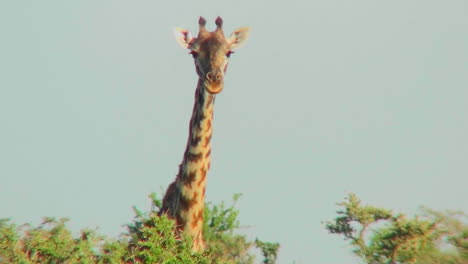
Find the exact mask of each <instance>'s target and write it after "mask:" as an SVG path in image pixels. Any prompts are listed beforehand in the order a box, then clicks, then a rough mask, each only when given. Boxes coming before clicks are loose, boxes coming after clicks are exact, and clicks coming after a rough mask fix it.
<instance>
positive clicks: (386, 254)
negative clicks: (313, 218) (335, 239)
mask: <svg viewBox="0 0 468 264" xmlns="http://www.w3.org/2000/svg"><path fill="white" fill-rule="evenodd" d="M338 205H339V206H340V207H342V209H340V210H338V211H337V214H338V216H337V217H336V218H335V219H334V220H333V221H328V222H326V229H327V230H328V231H329V232H330V233H332V234H339V235H342V236H344V239H345V240H347V241H350V244H351V247H352V249H353V253H354V254H356V255H357V256H358V257H360V258H361V259H362V260H364V261H365V262H366V263H369V264H370V263H372V264H374V263H375V264H380V263H382V264H396V263H417V264H423V263H424V264H430V263H434V264H435V263H454V264H455V263H468V256H467V248H468V247H467V244H468V243H467V234H468V225H467V224H466V216H465V215H464V214H462V213H460V212H457V213H454V212H445V213H442V212H437V211H434V210H430V209H428V208H422V210H421V211H422V213H421V214H420V215H418V216H416V217H414V218H407V217H406V216H405V215H403V214H394V213H392V212H391V211H390V210H387V209H383V208H377V207H373V206H368V205H362V204H361V201H360V200H359V198H358V197H357V196H356V195H355V194H353V193H350V194H349V195H348V196H347V197H346V198H345V201H344V202H341V203H338ZM447 248H449V249H447Z"/></svg>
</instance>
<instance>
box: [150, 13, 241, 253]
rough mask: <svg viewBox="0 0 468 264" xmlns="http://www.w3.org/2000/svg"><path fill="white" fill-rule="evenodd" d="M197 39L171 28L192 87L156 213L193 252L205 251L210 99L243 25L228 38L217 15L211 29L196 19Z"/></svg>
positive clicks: (219, 87) (221, 85)
mask: <svg viewBox="0 0 468 264" xmlns="http://www.w3.org/2000/svg"><path fill="white" fill-rule="evenodd" d="M198 24H199V31H198V35H197V37H192V35H191V34H190V32H189V31H188V30H186V29H182V28H176V29H175V30H174V33H175V37H176V40H177V42H178V43H179V44H180V45H181V46H182V47H183V48H185V49H189V50H190V54H191V55H192V56H193V59H194V61H195V69H196V72H197V74H198V85H197V88H196V90H195V103H194V106H193V112H192V118H191V119H190V126H189V138H188V140H187V147H186V149H185V152H184V156H183V159H182V163H181V164H180V165H179V172H178V174H177V177H176V179H175V180H174V182H172V183H171V184H170V185H169V187H168V188H167V191H166V194H165V195H164V198H163V204H162V207H161V210H160V212H159V213H160V214H167V215H168V216H169V217H170V218H173V219H175V221H176V233H177V234H178V235H180V233H181V232H186V233H187V234H188V235H189V236H190V237H191V238H192V240H193V247H192V250H193V251H202V250H204V249H205V242H204V240H203V213H204V205H205V190H206V178H207V173H208V171H209V169H210V155H211V136H212V131H213V128H212V122H213V107H214V97H215V95H216V94H218V93H220V92H221V91H222V90H223V88H224V74H225V73H226V70H227V65H228V59H229V57H230V55H231V54H232V53H233V50H234V49H237V48H239V47H240V45H241V44H242V43H243V42H244V41H245V40H246V39H247V37H248V33H249V28H246V27H244V28H239V29H237V30H235V31H234V32H233V33H232V34H231V36H230V37H229V38H226V37H225V36H224V32H223V29H222V26H223V20H222V19H221V17H217V18H216V20H215V24H216V29H215V30H214V31H212V32H210V31H208V30H207V29H206V27H205V25H206V20H205V19H204V18H203V17H200V19H199V21H198Z"/></svg>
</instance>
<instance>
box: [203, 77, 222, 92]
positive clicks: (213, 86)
mask: <svg viewBox="0 0 468 264" xmlns="http://www.w3.org/2000/svg"><path fill="white" fill-rule="evenodd" d="M204 83H205V88H206V91H207V92H209V93H210V94H218V93H220V92H221V91H222V90H223V87H224V84H223V82H222V81H220V82H209V81H206V80H205V82H204Z"/></svg>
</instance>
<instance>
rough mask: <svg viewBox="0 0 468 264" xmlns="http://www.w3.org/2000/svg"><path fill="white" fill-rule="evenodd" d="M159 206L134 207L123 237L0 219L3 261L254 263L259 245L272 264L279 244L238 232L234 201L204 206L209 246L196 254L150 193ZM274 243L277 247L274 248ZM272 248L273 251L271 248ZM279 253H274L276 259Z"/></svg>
mask: <svg viewBox="0 0 468 264" xmlns="http://www.w3.org/2000/svg"><path fill="white" fill-rule="evenodd" d="M150 197H151V199H152V204H153V208H154V210H152V211H150V212H148V213H143V212H141V211H139V210H138V209H136V208H134V211H135V218H134V220H133V222H132V223H131V224H128V225H127V229H128V231H127V232H125V233H123V234H121V235H120V236H119V238H118V239H111V238H106V237H104V236H100V235H97V234H96V232H95V231H94V230H89V229H86V230H83V231H81V234H80V236H79V237H76V238H74V237H73V236H72V233H71V231H70V230H69V229H67V228H66V226H65V223H66V222H67V221H68V219H58V220H57V219H55V218H45V219H44V221H43V222H42V224H40V225H39V226H38V227H33V226H30V225H28V224H26V225H22V226H16V225H15V224H14V223H11V221H9V220H8V219H1V220H0V264H6V263H20V264H32V263H50V264H55V263H57V264H58V263H67V264H74V263H83V264H88V263H89V264H92V263H93V264H94V263H102V264H104V263H106V264H107V263H109V264H111V263H165V264H171V263H188V264H190V263H202V264H203V263H239V264H241V263H242V264H244V263H245V264H249V263H253V261H254V255H253V254H252V253H251V251H252V250H251V249H252V248H253V247H254V246H257V247H259V248H260V249H261V251H262V253H263V255H264V258H265V259H264V263H267V264H272V263H274V261H275V259H276V254H277V251H278V249H279V245H278V244H275V243H268V242H262V241H260V240H258V239H256V240H255V241H249V240H248V239H247V238H246V237H245V236H244V235H239V234H235V233H234V231H235V230H236V229H238V228H239V227H240V225H239V221H238V219H237V217H238V215H239V211H238V210H237V209H236V208H235V202H236V201H237V200H238V199H239V197H240V195H234V203H233V204H232V205H231V206H226V205H225V204H224V203H221V204H220V205H212V204H210V203H209V204H207V206H206V207H205V208H206V209H205V223H204V230H203V231H204V237H205V240H206V243H207V245H208V250H206V251H205V252H203V253H193V252H192V251H191V250H190V249H191V245H192V241H191V239H190V238H189V237H187V236H185V237H183V238H182V239H178V238H176V237H175V235H174V232H173V230H174V221H173V220H171V219H168V218H167V217H166V216H161V217H159V216H158V214H157V213H158V209H159V208H160V206H161V201H160V200H159V199H157V198H156V196H155V195H154V194H152V195H151V196H150ZM272 245H275V246H274V247H272ZM266 249H268V250H266ZM272 256H274V257H272Z"/></svg>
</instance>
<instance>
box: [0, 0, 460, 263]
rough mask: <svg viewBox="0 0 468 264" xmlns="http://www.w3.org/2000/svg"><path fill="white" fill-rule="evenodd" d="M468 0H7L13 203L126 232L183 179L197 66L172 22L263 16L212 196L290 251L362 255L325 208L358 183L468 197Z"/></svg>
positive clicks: (226, 98)
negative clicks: (233, 205)
mask: <svg viewBox="0 0 468 264" xmlns="http://www.w3.org/2000/svg"><path fill="white" fill-rule="evenodd" d="M467 10H468V2H467V1H465V0H459V1H457V0H448V1H431V0H426V1H422V0H421V1H412V0H396V1H375V0H372V1H371V0H358V1H344V0H343V1H339V0H327V1H323V0H321V1H306V0H301V1H299V0H297V1H295V0H291V1H281V2H280V1H278V2H274V1H244V0H238V1H219V0H216V1H214V0H212V1H190V2H189V1H172V2H171V1H117V0H114V1H88V0H86V1H85V0H83V1H3V2H2V3H1V4H0V32H1V34H0V39H1V40H0V43H1V44H0V59H1V60H0V72H1V75H2V76H1V78H0V126H1V129H0V160H1V165H0V177H1V185H0V201H1V202H0V212H1V214H0V218H1V217H11V218H12V219H13V220H14V221H15V222H17V223H25V222H30V223H33V224H37V223H39V222H40V220H41V218H42V217H44V216H55V217H70V218H71V219H72V220H71V222H70V224H69V226H70V227H71V228H73V229H74V230H79V229H81V228H85V227H96V226H98V227H99V229H100V231H101V232H102V233H105V234H108V235H112V236H116V235H117V234H118V233H120V232H122V231H124V228H123V227H122V225H123V224H125V223H129V222H130V221H131V219H132V216H133V214H132V209H131V207H132V206H133V205H136V206H137V207H139V208H141V209H149V200H148V199H147V195H148V194H149V193H150V192H153V191H156V192H160V191H161V189H162V188H166V186H167V185H168V184H169V183H170V182H171V181H172V180H173V178H174V177H175V175H176V172H177V166H178V164H179V163H180V161H181V159H182V154H183V151H184V147H185V144H186V138H187V135H188V121H189V119H190V115H191V110H192V106H193V93H194V89H195V86H196V81H197V76H196V74H195V69H194V66H193V62H192V58H191V56H190V55H188V54H187V51H184V50H182V49H181V48H180V47H179V46H178V45H177V43H176V42H175V40H174V38H173V36H172V28H173V27H175V26H180V27H185V28H188V29H190V30H191V31H192V32H193V33H194V34H196V32H197V21H198V16H200V15H202V16H205V17H206V18H207V20H208V27H209V28H212V29H213V28H214V23H213V20H214V18H215V17H216V16H218V15H220V16H222V17H223V18H224V21H225V31H226V33H230V32H231V31H232V30H233V29H235V28H237V27H241V26H250V27H251V28H252V31H251V36H250V39H249V40H248V42H247V44H246V45H245V46H244V47H243V48H242V49H240V50H239V51H238V52H236V54H234V55H233V56H232V59H231V64H230V66H229V69H228V73H227V76H226V83H225V89H224V91H223V92H222V93H221V94H220V95H219V96H218V97H217V99H216V107H215V121H214V135H213V151H212V154H213V158H212V170H211V171H210V173H209V178H208V189H207V199H208V200H209V201H212V202H215V203H218V202H220V201H222V200H226V201H229V200H230V198H231V196H232V194H233V193H238V192H240V193H243V194H244V196H243V197H242V198H241V200H240V202H239V209H240V211H241V215H240V219H241V223H242V224H244V225H249V226H251V227H249V228H246V229H244V230H242V231H243V232H246V233H247V234H249V236H250V237H252V238H254V237H255V236H258V237H259V238H261V239H264V240H267V241H277V242H280V243H281V245H282V248H281V251H280V261H279V263H292V261H293V260H295V261H296V263H336V264H339V263H343V264H344V263H357V262H358V261H357V259H356V258H354V257H353V256H352V255H351V252H350V250H349V248H347V247H346V243H344V242H343V241H342V240H341V238H340V237H338V236H333V235H330V234H328V233H327V232H326V231H325V229H324V226H323V224H322V223H321V222H322V221H325V220H330V219H332V218H333V217H334V216H335V210H336V209H337V208H336V206H335V203H336V202H339V201H342V199H343V198H344V196H345V195H346V192H347V191H352V192H355V193H357V194H358V196H360V197H361V198H362V199H363V200H364V201H366V202H367V203H370V204H373V205H376V206H383V207H386V208H389V209H394V210H396V211H402V212H406V213H414V212H416V210H417V208H418V206H419V205H427V206H429V207H432V208H435V209H448V208H450V209H461V210H464V211H468V199H467V194H466V189H467V186H468V178H467V176H468V118H467V112H468V103H467V101H468V90H467V88H468V48H467V47H468V16H467V15H466V11H467Z"/></svg>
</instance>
